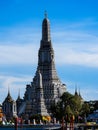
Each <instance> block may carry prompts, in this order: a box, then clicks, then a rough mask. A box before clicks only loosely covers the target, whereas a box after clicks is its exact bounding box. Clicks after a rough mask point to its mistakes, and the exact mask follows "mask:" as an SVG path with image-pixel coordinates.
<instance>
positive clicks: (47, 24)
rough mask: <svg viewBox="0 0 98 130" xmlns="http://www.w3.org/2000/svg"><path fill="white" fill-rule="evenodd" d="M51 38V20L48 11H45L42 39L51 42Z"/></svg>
mask: <svg viewBox="0 0 98 130" xmlns="http://www.w3.org/2000/svg"><path fill="white" fill-rule="evenodd" d="M50 40H51V38H50V22H49V20H48V18H47V12H46V11H45V18H44V20H43V23H42V41H46V42H49V41H50Z"/></svg>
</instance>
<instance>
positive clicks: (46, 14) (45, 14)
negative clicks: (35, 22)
mask: <svg viewBox="0 0 98 130" xmlns="http://www.w3.org/2000/svg"><path fill="white" fill-rule="evenodd" d="M45 18H47V11H46V10H45Z"/></svg>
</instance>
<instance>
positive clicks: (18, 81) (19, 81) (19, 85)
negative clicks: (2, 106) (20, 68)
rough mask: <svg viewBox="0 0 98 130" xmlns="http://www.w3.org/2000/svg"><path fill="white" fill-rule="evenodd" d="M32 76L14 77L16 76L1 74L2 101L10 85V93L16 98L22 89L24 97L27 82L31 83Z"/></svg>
mask: <svg viewBox="0 0 98 130" xmlns="http://www.w3.org/2000/svg"><path fill="white" fill-rule="evenodd" d="M31 79H32V77H30V76H23V77H14V76H5V75H0V85H1V87H0V93H1V96H0V102H2V101H4V99H5V97H6V96H7V93H8V87H9V88H10V94H11V96H12V98H13V99H14V100H16V98H17V96H18V92H19V89H20V93H21V97H23V95H24V92H25V88H26V84H30V82H31Z"/></svg>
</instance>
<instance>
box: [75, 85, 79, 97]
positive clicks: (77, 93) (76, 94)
mask: <svg viewBox="0 0 98 130" xmlns="http://www.w3.org/2000/svg"><path fill="white" fill-rule="evenodd" d="M75 95H78V93H77V84H76V85H75Z"/></svg>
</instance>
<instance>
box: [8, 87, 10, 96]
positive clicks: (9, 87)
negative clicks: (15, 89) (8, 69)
mask: <svg viewBox="0 0 98 130" xmlns="http://www.w3.org/2000/svg"><path fill="white" fill-rule="evenodd" d="M8 95H10V87H9V85H8Z"/></svg>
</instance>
